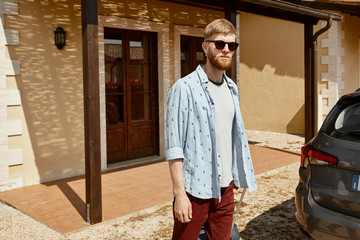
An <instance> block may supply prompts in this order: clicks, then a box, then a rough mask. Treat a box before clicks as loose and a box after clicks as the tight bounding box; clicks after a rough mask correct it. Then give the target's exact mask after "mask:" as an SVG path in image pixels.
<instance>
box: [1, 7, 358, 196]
mask: <svg viewBox="0 0 360 240" xmlns="http://www.w3.org/2000/svg"><path fill="white" fill-rule="evenodd" d="M340 14H342V15H343V20H342V21H341V22H334V23H333V26H332V27H331V28H330V30H329V31H328V32H326V33H324V34H323V35H321V37H320V41H319V46H321V48H319V56H318V62H319V76H320V77H321V78H320V79H321V80H319V82H318V84H319V92H318V94H319V97H320V99H321V100H320V101H319V107H320V109H321V111H320V114H319V118H321V119H322V118H323V116H326V114H327V112H328V111H329V109H330V108H331V106H332V105H333V104H334V103H335V101H336V99H337V98H338V97H339V96H340V95H342V94H345V93H347V92H351V91H353V90H355V89H356V88H357V87H358V86H359V81H360V80H359V42H360V40H359V35H360V34H359V29H360V28H358V26H359V23H360V19H359V17H357V16H353V15H350V14H347V13H340ZM0 17H1V18H0V20H1V22H0V23H1V25H0V62H1V65H0V92H1V103H2V104H1V105H0V116H1V118H0V144H1V145H0V148H1V149H0V151H1V153H2V154H1V158H0V190H7V189H12V188H17V187H22V186H26V185H32V184H37V183H42V182H49V181H52V180H57V179H62V178H67V177H71V176H77V175H82V174H84V158H85V153H84V152H85V150H84V105H83V104H84V99H83V96H84V95H83V90H84V89H83V72H82V66H83V65H82V32H81V31H82V29H81V1H80V0H64V1H46V2H45V1H35V2H34V1H28V0H4V1H2V2H1V3H0ZM223 17H224V12H223V11H220V10H217V9H204V8H202V7H199V6H190V5H185V4H180V3H175V2H169V1H166V2H164V1H160V0H148V1H127V0H124V1H115V0H101V1H98V32H99V38H98V44H99V82H100V89H99V91H100V122H101V127H100V129H101V167H102V170H107V169H111V168H116V167H119V166H124V165H126V166H131V165H135V164H142V163H149V162H154V161H159V160H161V159H163V158H164V156H165V113H166V96H167V92H168V91H169V89H170V87H171V85H172V84H173V83H174V82H175V81H176V80H177V79H179V78H180V77H182V76H184V75H186V74H187V73H189V72H191V71H192V69H194V68H195V67H196V65H197V64H201V63H203V62H204V60H205V56H204V54H203V52H202V50H201V48H199V44H201V37H202V35H203V30H204V27H205V26H206V25H207V24H208V23H209V22H211V21H212V20H214V19H217V18H223ZM322 24H324V23H323V22H322V21H320V23H319V25H318V26H316V28H320V27H321V25H322ZM237 25H238V26H239V28H238V40H239V42H240V48H239V50H238V52H237V55H236V62H237V79H236V82H237V84H238V86H239V91H240V106H241V109H242V112H243V117H244V123H245V127H246V128H247V129H254V130H266V131H275V132H283V133H291V134H304V129H305V123H304V118H305V117H304V102H305V100H304V91H305V90H304V26H303V25H302V24H300V23H295V22H290V21H284V20H279V19H275V18H269V17H264V16H260V15H256V14H251V13H245V12H240V13H239V14H238V15H237ZM57 27H62V28H63V29H64V30H65V31H66V45H65V47H64V48H63V49H61V50H59V49H58V48H57V47H56V46H55V44H54V31H55V29H57Z"/></svg>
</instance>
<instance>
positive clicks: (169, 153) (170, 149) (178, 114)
mask: <svg viewBox="0 0 360 240" xmlns="http://www.w3.org/2000/svg"><path fill="white" fill-rule="evenodd" d="M186 90H187V88H186V84H185V83H184V82H183V81H181V79H180V80H178V81H177V82H176V83H175V84H174V85H173V87H172V88H171V89H170V91H169V94H168V96H167V112H166V160H173V159H184V142H185V138H186V129H187V123H188V115H189V112H188V110H189V106H188V105H189V103H188V102H189V97H188V94H187V91H186Z"/></svg>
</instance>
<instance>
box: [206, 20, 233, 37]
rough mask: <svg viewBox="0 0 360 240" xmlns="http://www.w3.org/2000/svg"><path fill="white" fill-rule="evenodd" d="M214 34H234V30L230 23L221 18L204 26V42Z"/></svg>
mask: <svg viewBox="0 0 360 240" xmlns="http://www.w3.org/2000/svg"><path fill="white" fill-rule="evenodd" d="M215 33H225V34H228V33H234V34H236V29H235V27H234V25H233V24H232V23H231V22H229V21H228V20H226V19H224V18H221V19H216V20H214V21H212V22H211V23H209V24H208V25H207V26H206V28H205V31H204V41H206V40H208V39H209V38H210V37H211V36H212V35H213V34H215Z"/></svg>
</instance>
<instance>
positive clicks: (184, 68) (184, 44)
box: [180, 38, 191, 77]
mask: <svg viewBox="0 0 360 240" xmlns="http://www.w3.org/2000/svg"><path fill="white" fill-rule="evenodd" d="M180 49H181V50H180V51H181V77H184V76H186V75H187V74H189V73H190V69H191V62H190V60H191V58H190V39H188V38H181V44H180Z"/></svg>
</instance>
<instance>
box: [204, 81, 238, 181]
mask: <svg viewBox="0 0 360 240" xmlns="http://www.w3.org/2000/svg"><path fill="white" fill-rule="evenodd" d="M209 80H210V79H209ZM209 92H210V95H211V98H212V99H213V101H214V104H215V130H216V142H217V147H218V151H219V154H220V159H221V164H222V165H221V170H222V173H221V187H228V186H229V184H230V182H231V181H232V180H233V176H232V171H231V169H232V125H233V120H234V116H235V108H234V102H233V99H232V96H231V93H230V89H229V87H228V85H227V83H226V81H225V80H224V79H223V80H222V82H221V83H215V82H213V81H211V80H210V82H209Z"/></svg>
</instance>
